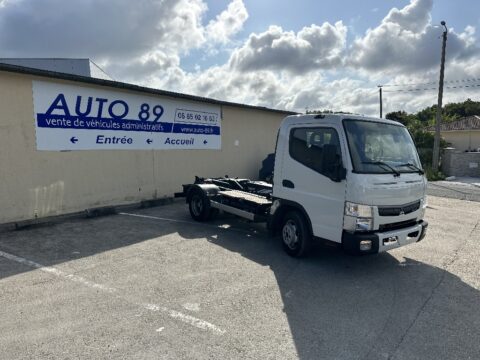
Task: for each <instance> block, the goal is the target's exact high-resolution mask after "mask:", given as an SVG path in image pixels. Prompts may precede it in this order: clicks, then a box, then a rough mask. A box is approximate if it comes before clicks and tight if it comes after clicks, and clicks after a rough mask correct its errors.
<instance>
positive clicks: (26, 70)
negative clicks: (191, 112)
mask: <svg viewBox="0 0 480 360" xmlns="http://www.w3.org/2000/svg"><path fill="white" fill-rule="evenodd" d="M0 71H6V72H13V73H18V74H27V75H34V76H42V77H47V78H53V79H60V80H70V81H76V82H80V83H86V84H93V85H100V86H107V87H112V88H117V89H124V90H131V91H137V92H142V93H147V94H152V95H161V96H169V97H173V98H177V99H185V100H191V101H201V102H206V103H210V104H216V105H225V106H234V107H240V108H245V109H252V110H263V111H270V112H276V113H281V114H286V115H295V114H297V113H296V112H293V111H287V110H280V109H271V108H267V107H264V106H254V105H247V104H240V103H234V102H230V101H223V100H217V99H211V98H206V97H201V96H195V95H188V94H182V93H177V92H173V91H166V90H159V89H153V88H148V87H144V86H139V85H133V84H129V83H124V82H120V81H114V80H105V79H98V78H93V77H90V76H82V75H76V74H68V73H61V72H56V71H49V70H41V69H35V68H31V67H25V66H18V65H10V64H2V63H0Z"/></svg>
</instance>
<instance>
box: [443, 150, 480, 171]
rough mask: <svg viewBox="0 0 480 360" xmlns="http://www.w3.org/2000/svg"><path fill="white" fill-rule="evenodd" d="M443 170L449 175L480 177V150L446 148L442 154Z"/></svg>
mask: <svg viewBox="0 0 480 360" xmlns="http://www.w3.org/2000/svg"><path fill="white" fill-rule="evenodd" d="M442 172H443V173H444V174H445V175H447V176H470V177H480V152H462V151H459V150H456V149H453V148H450V149H445V151H444V153H443V156H442Z"/></svg>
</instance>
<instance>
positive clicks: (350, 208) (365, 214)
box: [345, 201, 373, 218]
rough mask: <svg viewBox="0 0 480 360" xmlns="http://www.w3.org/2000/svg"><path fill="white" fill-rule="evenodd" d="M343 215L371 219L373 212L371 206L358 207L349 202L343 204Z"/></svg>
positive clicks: (358, 205)
mask: <svg viewBox="0 0 480 360" xmlns="http://www.w3.org/2000/svg"><path fill="white" fill-rule="evenodd" d="M345 215H348V216H354V217H359V218H372V217H373V210H372V207H371V206H368V205H360V204H355V203H351V202H348V201H347V202H345Z"/></svg>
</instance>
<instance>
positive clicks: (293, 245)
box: [282, 211, 312, 257]
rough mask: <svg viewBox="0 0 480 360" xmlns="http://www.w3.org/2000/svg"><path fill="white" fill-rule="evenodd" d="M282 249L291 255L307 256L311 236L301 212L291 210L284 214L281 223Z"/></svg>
mask: <svg viewBox="0 0 480 360" xmlns="http://www.w3.org/2000/svg"><path fill="white" fill-rule="evenodd" d="M282 242H283V249H284V250H285V251H286V253H287V254H288V255H290V256H293V257H304V256H307V254H308V252H309V251H310V248H311V243H312V237H311V235H310V232H309V230H308V225H307V222H306V220H305V218H304V216H303V215H302V214H300V213H299V212H297V211H291V212H289V213H287V214H286V215H285V217H284V218H283V223H282Z"/></svg>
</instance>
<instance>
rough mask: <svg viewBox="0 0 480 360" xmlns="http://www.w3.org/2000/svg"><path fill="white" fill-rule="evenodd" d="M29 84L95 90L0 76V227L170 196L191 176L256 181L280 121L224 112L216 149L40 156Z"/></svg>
mask: <svg viewBox="0 0 480 360" xmlns="http://www.w3.org/2000/svg"><path fill="white" fill-rule="evenodd" d="M33 79H37V80H43V81H54V82H58V83H71V84H74V85H81V86H87V87H96V86H95V85H89V84H76V83H74V82H68V81H62V80H54V79H48V78H40V77H35V76H30V75H21V74H14V73H8V72H0V171H1V175H0V204H1V206H2V209H1V211H0V223H7V222H13V221H21V220H28V219H32V218H35V217H45V216H52V215H60V214H65V213H71V212H77V211H82V210H84V209H87V208H92V207H99V206H107V205H119V204H126V203H134V202H138V201H141V200H147V199H152V198H162V197H171V196H173V193H174V192H177V191H181V185H182V184H185V183H190V182H192V181H193V179H194V176H195V175H199V176H222V175H225V174H228V175H230V176H239V177H250V178H255V177H256V176H257V174H258V170H259V167H260V165H261V161H262V160H263V158H264V157H265V156H266V155H267V154H268V153H271V152H273V151H274V148H275V140H276V134H277V130H278V127H279V124H280V122H281V120H282V119H283V117H285V114H282V113H278V112H272V111H267V110H265V111H264V110H257V109H247V108H242V107H235V106H223V107H222V111H223V121H222V149H221V150H153V151H152V150H145V151H143V150H135V151H130V150H102V151H96V150H95V151H94V150H87V151H68V152H54V151H37V150H36V143H35V123H34V116H33V100H32V80H33ZM115 91H122V90H119V89H115ZM124 92H126V93H132V91H130V90H124ZM159 98H161V97H160V96H159ZM236 141H238V146H237V145H236Z"/></svg>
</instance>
